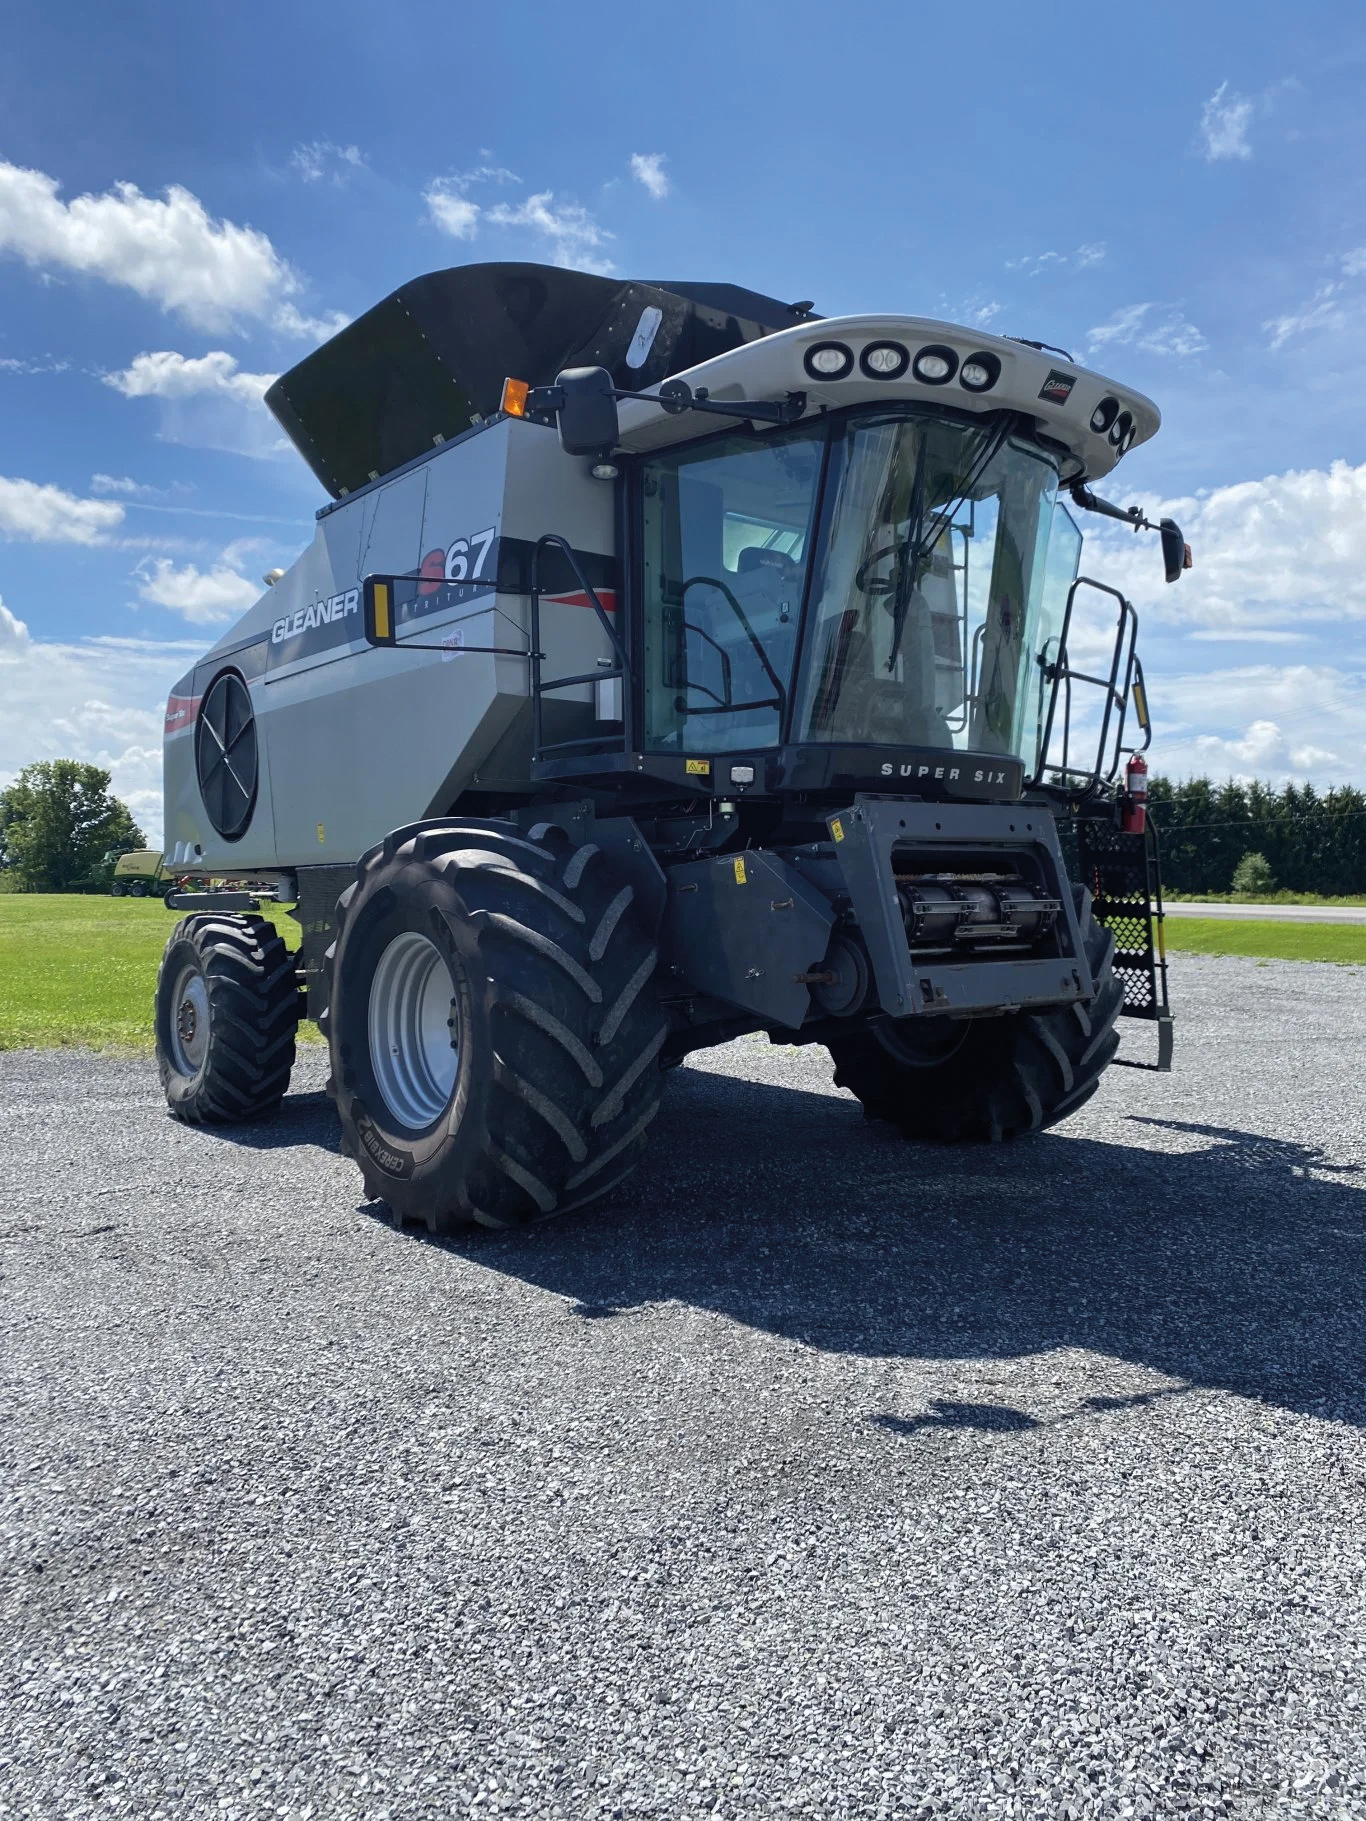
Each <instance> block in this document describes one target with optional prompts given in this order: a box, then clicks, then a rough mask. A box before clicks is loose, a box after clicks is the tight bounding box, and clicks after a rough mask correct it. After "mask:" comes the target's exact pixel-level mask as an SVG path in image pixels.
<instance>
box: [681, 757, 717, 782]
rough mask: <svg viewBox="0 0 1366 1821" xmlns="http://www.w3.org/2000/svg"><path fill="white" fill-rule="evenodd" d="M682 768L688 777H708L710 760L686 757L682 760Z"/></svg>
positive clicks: (709, 774)
mask: <svg viewBox="0 0 1366 1821" xmlns="http://www.w3.org/2000/svg"><path fill="white" fill-rule="evenodd" d="M683 770H684V771H685V772H686V774H687V775H688V777H690V778H709V777H710V776H711V760H710V759H688V760H686V761H685V762H684V766H683Z"/></svg>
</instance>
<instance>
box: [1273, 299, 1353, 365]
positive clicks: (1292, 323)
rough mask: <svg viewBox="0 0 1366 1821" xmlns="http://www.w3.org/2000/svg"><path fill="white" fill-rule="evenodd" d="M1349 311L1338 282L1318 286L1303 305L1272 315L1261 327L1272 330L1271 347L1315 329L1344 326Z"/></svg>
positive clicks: (1283, 344) (1282, 345) (1280, 345)
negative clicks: (1285, 312) (1284, 312)
mask: <svg viewBox="0 0 1366 1821" xmlns="http://www.w3.org/2000/svg"><path fill="white" fill-rule="evenodd" d="M1348 316H1349V312H1348V310H1347V308H1346V306H1345V304H1344V300H1343V297H1342V286H1341V285H1340V284H1337V283H1333V284H1326V285H1320V286H1319V288H1318V290H1317V291H1315V293H1314V295H1313V296H1312V297H1311V298H1310V300H1309V302H1308V303H1306V304H1301V306H1300V308H1299V309H1298V310H1292V311H1290V312H1289V314H1288V315H1285V316H1273V317H1272V318H1271V320H1270V321H1269V322H1264V323H1263V324H1262V327H1263V328H1264V329H1268V330H1270V332H1271V346H1272V348H1273V349H1275V348H1282V347H1284V346H1285V344H1286V342H1288V341H1289V340H1290V339H1291V337H1292V336H1295V335H1309V334H1312V333H1313V331H1314V330H1316V329H1341V328H1345V327H1346V325H1347V321H1348Z"/></svg>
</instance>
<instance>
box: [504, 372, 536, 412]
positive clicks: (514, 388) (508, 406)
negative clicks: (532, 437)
mask: <svg viewBox="0 0 1366 1821" xmlns="http://www.w3.org/2000/svg"><path fill="white" fill-rule="evenodd" d="M530 390H531V387H530V386H529V385H528V384H527V382H526V381H525V380H524V379H505V380H504V381H503V399H502V404H501V406H500V409H501V410H503V411H506V412H507V414H508V416H509V417H525V416H526V395H527V393H528V392H529V391H530Z"/></svg>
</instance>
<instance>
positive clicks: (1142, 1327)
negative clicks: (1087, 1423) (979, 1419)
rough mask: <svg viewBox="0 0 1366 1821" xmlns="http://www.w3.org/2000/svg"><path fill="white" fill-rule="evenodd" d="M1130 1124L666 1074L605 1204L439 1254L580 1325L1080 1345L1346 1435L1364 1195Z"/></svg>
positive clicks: (1217, 1143) (1246, 1138) (1362, 1390)
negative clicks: (639, 1146) (1008, 1116)
mask: <svg viewBox="0 0 1366 1821" xmlns="http://www.w3.org/2000/svg"><path fill="white" fill-rule="evenodd" d="M1145 1127H1147V1128H1151V1129H1153V1130H1154V1132H1156V1131H1161V1132H1163V1133H1165V1134H1170V1133H1172V1132H1173V1131H1176V1132H1180V1133H1182V1134H1184V1135H1187V1136H1188V1137H1189V1139H1191V1140H1193V1141H1195V1145H1196V1148H1192V1149H1190V1150H1186V1151H1183V1152H1180V1153H1174V1152H1168V1151H1157V1150H1147V1149H1142V1148H1139V1147H1140V1146H1142V1145H1143V1144H1145V1143H1146V1142H1147V1139H1148V1136H1149V1133H1148V1130H1146V1129H1145ZM1130 1129H1131V1130H1132V1134H1133V1137H1134V1140H1135V1144H1134V1146H1133V1147H1132V1148H1131V1147H1129V1146H1126V1145H1116V1144H1110V1143H1105V1142H1101V1141H1098V1140H1095V1139H1088V1138H1079V1137H1068V1136H1065V1135H1054V1134H1045V1135H1043V1136H1041V1137H1038V1138H1035V1139H1031V1140H1025V1141H1021V1142H1018V1143H1015V1144H1011V1145H1005V1146H996V1147H993V1148H991V1149H985V1148H981V1147H973V1146H953V1147H943V1148H940V1147H926V1146H909V1145H907V1144H906V1143H905V1142H904V1141H903V1140H901V1139H900V1138H897V1137H894V1136H893V1135H892V1133H891V1132H890V1129H889V1128H886V1127H881V1126H877V1125H870V1124H865V1123H864V1122H863V1120H862V1118H861V1114H860V1111H859V1109H858V1107H857V1106H855V1105H854V1104H853V1103H851V1102H850V1101H849V1100H846V1099H844V1098H841V1097H838V1096H834V1095H827V1094H813V1093H806V1092H801V1091H798V1090H793V1089H787V1088H779V1087H772V1086H766V1085H763V1084H759V1083H755V1082H751V1081H745V1080H738V1079H735V1078H731V1077H726V1076H721V1075H717V1074H711V1073H706V1072H704V1071H701V1070H694V1069H680V1070H679V1071H677V1073H676V1074H675V1076H674V1078H673V1080H672V1082H671V1083H670V1089H669V1092H668V1093H667V1094H666V1096H665V1100H664V1106H663V1109H662V1111H661V1114H660V1117H659V1118H658V1119H657V1121H656V1122H655V1130H654V1132H653V1134H652V1143H651V1147H650V1151H649V1154H648V1157H647V1160H646V1162H645V1164H644V1165H643V1167H642V1168H641V1170H640V1171H639V1172H638V1173H637V1174H636V1175H635V1176H634V1177H633V1178H632V1179H631V1181H630V1183H629V1185H626V1186H625V1187H624V1188H623V1190H622V1191H620V1192H619V1193H618V1194H617V1195H616V1196H614V1197H612V1198H611V1199H610V1200H609V1201H606V1202H604V1203H602V1204H601V1205H600V1206H599V1207H598V1208H597V1209H596V1210H592V1209H585V1210H584V1211H583V1212H582V1213H580V1214H577V1215H571V1216H569V1217H568V1218H566V1219H565V1220H563V1221H559V1222H557V1221H551V1222H548V1223H546V1224H545V1225H544V1226H540V1227H536V1228H531V1229H523V1230H521V1231H520V1232H517V1233H510V1234H506V1235H503V1234H490V1233H486V1232H471V1233H470V1235H469V1236H468V1237H465V1236H461V1237H457V1238H454V1239H451V1240H447V1241H443V1242H438V1243H441V1244H443V1245H444V1246H445V1247H446V1249H448V1250H450V1251H452V1252H455V1253H457V1254H459V1255H461V1256H468V1257H472V1258H477V1259H478V1260H479V1262H480V1263H481V1264H483V1265H485V1266H492V1267H494V1268H495V1269H498V1270H502V1271H505V1272H507V1273H508V1274H509V1275H512V1276H515V1277H518V1278H521V1279H522V1280H524V1281H525V1282H528V1283H532V1284H535V1285H537V1286H539V1287H540V1288H542V1289H544V1290H547V1291H550V1292H552V1293H553V1294H555V1295H557V1296H562V1297H564V1298H565V1299H566V1300H567V1301H568V1302H569V1303H570V1305H571V1307H572V1309H573V1310H575V1311H577V1312H578V1313H579V1314H580V1315H582V1316H583V1318H584V1319H592V1320H593V1321H594V1322H596V1323H598V1324H607V1325H610V1320H609V1318H610V1317H611V1316H612V1315H613V1313H614V1312H615V1313H618V1314H621V1313H625V1312H626V1311H628V1310H629V1309H630V1308H632V1307H633V1306H635V1305H638V1304H642V1303H647V1302H658V1301H661V1300H665V1299H671V1298H672V1299H676V1300H678V1301H680V1302H684V1303H688V1304H692V1305H694V1306H696V1307H699V1308H705V1309H710V1310H714V1311H717V1312H719V1313H721V1314H724V1315H727V1316H730V1317H732V1318H733V1319H734V1320H736V1321H739V1322H743V1323H745V1324H747V1325H748V1326H751V1327H755V1328H759V1329H764V1330H767V1331H769V1332H772V1333H775V1334H781V1335H784V1336H786V1337H788V1338H791V1339H794V1340H799V1341H802V1342H804V1343H806V1344H808V1345H811V1346H814V1347H817V1348H820V1349H822V1350H826V1351H832V1352H847V1353H858V1354H865V1355H886V1356H912V1357H931V1358H934V1357H941V1358H964V1357H974V1356H975V1357H983V1358H992V1357H1014V1356H1018V1355H1025V1354H1035V1353H1040V1352H1043V1351H1046V1350H1048V1349H1053V1348H1059V1347H1083V1348H1088V1349H1091V1350H1094V1351H1095V1352H1098V1353H1101V1354H1105V1355H1110V1356H1113V1357H1118V1358H1122V1359H1125V1360H1129V1361H1131V1362H1133V1363H1134V1364H1135V1365H1139V1366H1143V1367H1146V1368H1149V1369H1151V1370H1154V1371H1157V1372H1161V1373H1165V1374H1168V1375H1170V1376H1171V1377H1173V1378H1176V1379H1187V1380H1190V1381H1192V1382H1194V1383H1197V1384H1202V1385H1212V1386H1222V1387H1225V1388H1227V1389H1229V1390H1231V1391H1235V1392H1237V1393H1239V1394H1241V1395H1243V1396H1248V1397H1256V1398H1261V1399H1264V1400H1266V1401H1268V1402H1273V1403H1277V1404H1282V1405H1285V1406H1286V1407H1288V1408H1293V1409H1297V1410H1303V1411H1309V1412H1312V1413H1313V1414H1315V1415H1319V1416H1327V1417H1333V1418H1337V1419H1338V1420H1343V1421H1348V1422H1353V1423H1359V1424H1366V1298H1363V1295H1362V1290H1361V1284H1362V1275H1361V1271H1360V1261H1361V1249H1362V1246H1363V1242H1366V1195H1364V1194H1363V1192H1362V1190H1363V1187H1364V1186H1366V1185H1363V1184H1362V1183H1361V1182H1359V1181H1358V1179H1357V1177H1356V1176H1355V1175H1354V1173H1353V1172H1352V1171H1351V1170H1350V1169H1334V1168H1333V1167H1332V1166H1330V1165H1327V1164H1325V1163H1324V1161H1323V1159H1322V1158H1321V1157H1320V1156H1319V1155H1318V1154H1317V1153H1316V1152H1314V1151H1313V1150H1311V1149H1308V1148H1306V1147H1304V1146H1301V1145H1297V1144H1293V1143H1287V1142H1285V1141H1282V1140H1278V1139H1274V1138H1270V1137H1267V1136H1264V1135H1262V1134H1260V1133H1255V1132H1242V1131H1228V1130H1224V1129H1222V1128H1218V1127H1213V1126H1204V1125H1193V1124H1179V1123H1177V1122H1174V1121H1160V1120H1149V1121H1142V1120H1137V1119H1136V1120H1135V1121H1134V1122H1133V1124H1132V1126H1131V1128H1130ZM1311 1172H1317V1174H1314V1173H1311ZM1325 1177H1327V1179H1325ZM952 1420H953V1417H952V1415H951V1413H948V1412H945V1413H943V1414H942V1415H941V1417H940V1421H950V1422H951V1421H952Z"/></svg>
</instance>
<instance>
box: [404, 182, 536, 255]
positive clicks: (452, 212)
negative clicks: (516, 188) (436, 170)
mask: <svg viewBox="0 0 1366 1821" xmlns="http://www.w3.org/2000/svg"><path fill="white" fill-rule="evenodd" d="M521 181H522V180H521V178H520V177H519V176H518V175H517V173H516V172H515V171H509V170H507V169H506V168H505V166H503V165H501V164H481V165H477V166H476V167H475V168H474V170H472V171H455V172H453V173H452V174H451V175H450V176H449V177H436V178H433V180H432V181H431V183H429V184H428V185H427V188H426V189H425V190H424V191H423V192H422V200H423V201H424V202H425V203H426V205H427V213H428V214H429V215H430V216H431V218H432V221H433V222H434V223H435V224H436V226H437V227H438V228H440V229H441V231H442V233H443V234H449V235H450V236H451V237H452V239H454V240H473V239H474V236H475V234H476V233H477V232H478V228H479V218H480V216H481V215H482V214H483V213H484V210H483V208H482V206H481V205H480V204H479V203H477V202H471V201H470V199H469V196H468V195H467V193H466V192H467V191H468V190H469V188H470V186H471V185H472V184H476V183H492V184H498V185H500V186H501V185H503V184H508V183H520V182H521Z"/></svg>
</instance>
